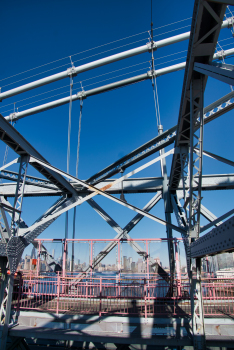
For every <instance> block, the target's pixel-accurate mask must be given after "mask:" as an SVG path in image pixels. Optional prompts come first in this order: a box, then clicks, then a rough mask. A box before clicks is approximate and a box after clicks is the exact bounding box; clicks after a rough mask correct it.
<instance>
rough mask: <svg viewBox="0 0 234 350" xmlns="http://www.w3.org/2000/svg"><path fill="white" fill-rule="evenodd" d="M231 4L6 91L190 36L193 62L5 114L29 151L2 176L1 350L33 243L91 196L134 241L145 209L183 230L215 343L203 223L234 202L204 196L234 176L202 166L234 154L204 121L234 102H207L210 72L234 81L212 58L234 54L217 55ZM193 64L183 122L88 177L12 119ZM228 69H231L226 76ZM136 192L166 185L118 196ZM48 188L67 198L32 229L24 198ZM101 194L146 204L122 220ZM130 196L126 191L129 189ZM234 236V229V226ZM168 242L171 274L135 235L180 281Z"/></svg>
mask: <svg viewBox="0 0 234 350" xmlns="http://www.w3.org/2000/svg"><path fill="white" fill-rule="evenodd" d="M225 9H226V5H225V4H224V3H223V2H222V1H221V2H218V1H216V0H210V1H203V0H196V1H195V5H194V13H193V19H192V28H191V33H184V34H183V35H178V36H175V37H172V38H169V39H167V40H161V41H159V42H152V43H150V44H146V45H144V46H142V47H140V48H137V49H133V50H129V51H127V52H123V53H121V54H117V55H113V56H110V57H108V58H106V59H101V60H98V61H95V62H91V63H90V64H87V65H84V66H81V67H72V68H71V69H70V70H69V71H67V72H62V73H59V74H60V75H54V76H52V77H48V78H45V79H42V80H40V81H36V82H34V83H32V84H26V85H25V86H23V87H19V88H16V89H12V90H10V91H8V92H5V93H1V94H0V99H5V98H8V97H10V96H14V95H16V94H19V93H21V92H24V91H27V90H30V89H32V88H36V87H37V86H41V85H45V84H47V83H49V82H53V81H56V80H59V79H62V78H65V77H73V76H75V75H76V74H77V73H79V72H83V71H87V70H90V69H93V68H96V67H99V66H103V65H105V64H109V63H111V62H115V61H118V60H120V59H124V58H127V57H131V56H134V55H137V54H140V53H143V52H147V51H151V50H153V51H154V50H156V49H157V48H158V49H159V48H160V47H163V46H166V45H169V44H171V43H176V42H180V41H182V40H185V39H188V38H189V48H188V56H187V61H186V63H185V62H184V63H181V64H178V65H175V66H171V67H167V68H163V69H161V70H158V71H150V72H147V73H146V74H143V75H141V76H137V77H133V78H130V79H125V80H122V81H119V82H116V83H112V84H109V85H105V86H103V87H100V88H97V89H93V90H90V91H82V93H78V94H77V95H73V96H70V97H68V98H65V99H61V100H58V101H54V102H51V103H49V104H45V105H42V106H38V107H35V108H32V109H29V110H26V111H22V112H19V113H18V112H17V113H14V114H13V115H10V116H7V117H6V118H3V117H2V116H0V139H1V140H2V141H3V142H5V143H6V145H7V146H9V147H11V148H12V149H13V150H14V151H15V152H16V153H17V154H18V156H20V158H19V159H18V158H17V159H16V160H14V161H12V162H10V163H9V164H6V165H4V166H3V167H2V168H0V177H1V178H2V179H7V180H11V181H13V182H14V183H13V185H12V186H11V187H7V189H6V188H4V186H2V193H1V196H0V233H1V238H2V239H1V243H0V257H1V259H0V263H1V272H2V283H1V290H0V303H1V307H0V324H1V332H2V334H1V349H5V346H6V339H7V332H8V327H9V325H10V322H11V300H12V289H13V283H14V273H15V271H16V269H17V266H18V264H19V261H20V258H21V256H22V253H23V251H24V249H25V248H26V247H27V246H28V245H29V244H30V243H33V244H34V246H37V245H36V243H35V242H34V239H35V238H36V237H38V236H39V235H40V234H41V233H42V232H43V231H44V230H45V229H46V228H47V227H48V226H49V225H51V224H52V223H53V222H54V221H55V220H56V219H57V218H58V217H59V216H60V215H61V214H63V213H66V212H67V211H68V210H69V209H72V208H74V207H76V206H77V205H81V204H82V203H84V202H85V201H87V203H88V204H89V205H90V206H91V207H92V208H93V209H94V210H95V211H96V212H97V213H98V214H99V215H100V216H101V217H102V218H103V219H104V220H105V221H106V222H107V223H108V224H109V225H110V226H111V227H112V229H113V230H114V231H115V232H116V233H117V235H116V236H115V239H126V240H127V241H128V240H130V236H129V232H130V231H131V230H132V229H133V228H134V227H135V226H136V225H137V224H138V223H139V222H140V221H141V220H142V218H144V217H145V216H146V217H148V218H150V219H152V220H154V221H156V222H159V223H161V224H163V225H164V226H165V227H166V233H167V237H168V238H172V237H173V230H174V231H176V232H179V233H180V234H181V235H182V238H183V241H184V246H185V252H186V259H187V270H188V274H189V277H190V283H191V301H192V302H191V308H192V323H193V335H194V348H195V349H204V348H205V346H206V345H205V342H206V341H205V328H204V316H203V302H202V294H201V256H204V254H205V250H204V249H203V241H202V239H201V238H199V236H200V233H201V232H202V231H204V230H206V229H208V228H209V227H211V226H218V225H221V224H222V222H221V220H222V219H224V218H226V217H228V216H230V215H231V214H233V212H234V210H231V211H230V212H228V213H227V214H225V215H223V216H222V217H221V218H218V219H217V218H216V217H215V216H214V215H213V214H212V213H211V212H210V211H209V210H208V209H206V208H205V207H204V206H203V205H202V204H201V200H202V195H201V192H202V190H210V189H212V190H216V189H226V188H227V186H229V188H230V189H234V176H233V174H230V175H220V176H218V175H217V176H216V177H215V179H213V178H212V175H210V176H209V178H208V177H205V176H203V174H202V164H203V155H207V156H209V157H212V158H214V159H217V160H218V161H221V162H224V163H227V164H229V165H232V166H233V165H234V162H232V161H230V160H228V159H225V158H222V157H219V156H216V155H214V154H212V153H209V152H205V151H203V133H204V125H205V124H206V123H209V122H211V121H212V120H214V119H215V118H217V117H219V116H221V115H222V114H224V113H225V112H228V111H230V110H231V109H233V108H234V92H233V91H232V92H230V93H229V94H227V95H225V96H224V97H222V98H220V99H219V100H217V101H215V102H214V103H212V104H211V105H210V106H207V107H205V108H204V102H203V100H204V91H205V87H206V81H207V77H208V75H211V73H210V72H211V71H212V74H213V76H214V73H215V74H218V75H219V78H217V79H219V80H222V81H225V82H227V83H228V84H230V82H232V81H233V84H232V85H234V78H233V76H232V71H233V67H230V65H228V66H227V65H224V64H221V65H218V66H217V65H216V66H215V68H214V65H212V60H213V59H217V58H219V57H222V58H223V57H224V56H227V55H231V54H233V53H234V49H231V50H227V51H225V52H223V51H222V53H216V54H214V50H215V47H216V44H217V40H218V36H219V32H220V29H221V28H226V27H232V26H233V20H234V19H233V18H231V19H227V20H225V21H223V17H224V13H225ZM222 21H223V22H222ZM184 68H185V78H184V84H183V90H182V97H181V105H180V111H179V119H178V125H177V126H174V127H172V128H171V129H169V130H167V131H164V132H163V127H162V126H161V125H160V126H159V134H158V136H156V137H155V138H154V139H152V140H150V141H148V142H147V143H146V144H144V145H142V146H140V147H139V148H137V149H135V150H134V151H132V152H131V153H129V154H128V155H126V156H124V157H123V158H121V159H119V160H117V161H116V162H114V163H113V164H111V165H109V166H108V167H106V168H105V169H103V170H101V171H99V172H98V173H96V174H94V175H93V176H91V177H90V178H89V179H88V180H86V181H82V180H80V179H78V178H76V177H74V176H71V175H69V174H67V173H66V172H64V171H62V170H60V169H57V168H55V167H54V166H53V165H51V164H50V163H48V162H47V161H46V160H45V159H44V158H43V157H42V156H41V155H40V154H39V152H37V151H36V150H35V149H34V148H33V147H32V146H31V145H30V143H29V142H28V141H27V140H25V139H24V138H23V137H22V135H20V134H19V133H18V132H17V131H16V130H15V129H14V127H13V126H12V125H10V124H9V121H10V120H17V119H20V118H23V117H25V116H28V115H31V114H35V113H39V112H41V111H44V110H47V109H51V108H54V107H58V106H61V105H63V104H65V103H68V102H69V101H74V100H79V99H82V100H83V99H84V98H87V97H89V96H92V95H95V94H98V93H103V92H105V91H109V90H113V89H116V88H118V87H121V86H125V85H129V84H132V83H135V82H140V81H143V80H146V79H152V78H153V77H156V76H160V75H164V74H167V73H171V72H173V71H177V70H181V69H184ZM225 70H226V71H225ZM227 70H228V72H227ZM230 71H231V73H230ZM220 76H222V77H221V78H220ZM173 143H174V147H173V148H172V149H171V150H170V151H168V152H166V153H165V151H164V148H165V147H166V146H169V145H172V144H173ZM156 152H159V156H158V157H156V158H155V159H153V160H152V161H150V162H148V163H146V164H145V165H143V166H140V167H138V168H136V169H135V170H134V171H132V172H129V173H128V174H126V175H123V174H121V177H120V178H119V179H117V180H113V181H112V180H111V179H110V177H111V176H113V175H115V174H117V173H119V172H121V173H122V172H123V170H126V169H127V168H128V167H130V166H132V165H134V164H135V163H137V162H139V161H141V160H143V159H145V158H146V157H148V156H149V155H152V154H154V153H156ZM170 154H172V155H173V161H172V167H171V172H170V178H168V175H167V168H166V157H167V156H168V155H170ZM17 162H19V163H20V167H19V172H18V173H15V172H12V171H9V170H6V169H7V167H8V166H10V165H12V164H14V163H17ZM156 162H160V163H161V175H162V176H161V178H155V179H153V180H148V179H144V178H141V179H133V180H129V178H130V177H131V176H132V175H133V174H136V173H138V172H140V171H141V170H143V169H145V168H147V167H149V166H151V165H152V164H155V163H156ZM29 164H30V165H31V166H33V167H34V168H35V169H36V170H38V171H39V172H40V173H41V174H42V175H43V176H44V177H45V178H46V179H41V178H39V177H33V176H29V175H27V169H28V165H29ZM221 176H223V177H224V176H226V177H225V178H226V182H225V183H224V181H223V180H222V179H221ZM137 181H138V182H137ZM152 181H153V183H152ZM123 184H124V185H123ZM128 191H129V192H131V193H136V192H156V194H155V195H154V197H153V198H152V199H151V200H150V201H149V202H148V203H147V204H146V206H145V207H144V208H143V209H140V208H137V207H136V206H133V205H131V204H129V203H126V201H124V200H121V199H118V198H116V197H114V196H113V194H116V193H121V195H122V194H123V193H128ZM42 193H43V195H46V196H47V195H48V196H59V198H58V200H57V201H56V202H55V203H54V204H53V205H52V206H51V207H50V208H49V209H48V210H47V211H46V212H45V213H44V214H43V215H42V216H40V217H39V218H38V220H36V221H35V223H34V224H33V225H31V226H30V227H28V226H27V225H26V223H25V222H24V221H23V219H22V218H21V211H22V201H23V197H24V195H27V196H33V195H34V196H37V195H40V194H42ZM97 194H100V195H102V196H104V197H106V198H108V199H110V200H112V201H115V202H117V203H119V204H121V205H122V206H125V207H127V208H129V209H131V210H133V211H135V212H137V215H136V216H135V217H134V218H133V219H132V220H131V221H130V222H129V223H128V224H127V225H126V226H125V227H124V228H121V227H120V226H119V225H118V224H117V223H116V222H115V221H114V220H113V219H112V218H111V217H110V215H109V214H107V213H106V212H105V211H104V210H103V209H102V208H101V207H100V206H99V205H98V204H97V203H96V202H95V201H94V199H93V198H94V197H95V196H96V195H97ZM8 196H9V197H10V196H11V197H13V196H14V205H13V206H11V205H10V203H9V202H8V201H7V199H6V198H5V197H8ZM121 198H122V199H123V198H124V197H121ZM160 199H163V200H164V210H165V220H164V219H161V218H159V217H157V216H155V215H152V214H151V213H150V210H151V209H152V208H153V207H154V206H155V205H156V204H157V203H158V202H159V201H160ZM6 211H7V212H8V213H9V214H10V222H11V225H10V227H9V224H8V220H7V216H6V213H5V212H6ZM172 212H174V213H175V217H176V219H177V223H178V225H177V226H176V225H173V224H172V221H171V213H172ZM201 215H203V216H204V217H206V218H207V219H208V220H209V221H210V222H211V223H210V224H208V225H206V226H205V227H201V225H200V216H201ZM230 222H231V221H230ZM222 225H223V224H222ZM222 227H223V226H222ZM227 234H229V232H228V233H227ZM211 236H212V234H209V235H208V236H207V237H208V239H211ZM220 240H221V238H218V242H217V246H218V243H219V241H220ZM168 242H169V243H168V250H169V258H170V271H171V275H168V274H167V273H166V272H165V271H164V270H163V269H162V268H161V267H160V266H159V265H158V264H155V262H154V261H153V259H152V258H150V257H149V256H148V251H143V250H142V248H141V247H140V246H138V244H137V243H136V242H135V243H134V244H133V243H132V242H130V241H129V242H128V243H129V244H130V245H131V247H132V248H133V249H134V250H135V251H136V252H137V253H138V254H139V255H140V256H141V257H143V258H144V259H149V263H150V264H151V265H154V267H155V271H156V272H158V273H159V274H160V275H161V276H162V278H164V280H165V281H166V282H168V283H172V282H173V281H172V279H173V273H174V269H175V263H174V250H173V246H172V244H170V241H168ZM116 244H118V243H117V242H111V243H109V244H107V246H106V247H105V248H104V249H103V250H102V251H101V252H99V253H98V254H97V256H96V257H94V258H93V259H92V266H89V267H88V268H87V270H86V271H85V272H88V271H89V270H90V269H91V270H92V269H93V268H94V267H95V266H96V265H97V264H98V263H100V262H101V261H102V259H103V258H104V257H105V256H106V255H107V254H108V253H109V252H110V251H111V250H113V248H114V247H115V246H116ZM196 247H197V248H196ZM226 250H228V251H232V250H233V251H234V244H230V245H228V246H225V251H226ZM191 251H192V253H191ZM215 251H217V252H220V251H222V249H221V248H220V249H218V248H217V249H216V250H215ZM40 252H43V253H44V254H47V255H48V257H49V262H50V265H51V266H54V269H55V270H61V269H62V267H61V266H58V264H57V263H56V261H55V260H54V259H53V257H52V256H49V253H48V251H47V250H46V248H45V247H44V246H43V245H41V246H40ZM212 252H213V251H212ZM176 254H177V252H176ZM191 254H192V257H193V258H195V265H196V267H195V273H193V272H192V264H191V262H192V259H191ZM208 254H209V253H208ZM210 254H211V253H210ZM177 270H178V267H177ZM7 272H8V274H7ZM79 278H80V276H78V277H77V282H78V281H79Z"/></svg>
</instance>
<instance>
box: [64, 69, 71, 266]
mask: <svg viewBox="0 0 234 350" xmlns="http://www.w3.org/2000/svg"><path fill="white" fill-rule="evenodd" d="M72 88H73V77H72V75H71V77H70V103H69V120H68V137H67V173H68V174H69V168H70V148H71V111H72ZM67 238H68V211H67V212H66V214H65V239H67ZM67 253H68V246H67V250H66V259H65V269H66V268H67Z"/></svg>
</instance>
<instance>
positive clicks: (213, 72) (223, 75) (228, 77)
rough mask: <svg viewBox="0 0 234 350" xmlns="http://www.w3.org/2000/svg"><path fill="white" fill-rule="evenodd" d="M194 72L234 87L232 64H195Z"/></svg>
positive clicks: (233, 68)
mask: <svg viewBox="0 0 234 350" xmlns="http://www.w3.org/2000/svg"><path fill="white" fill-rule="evenodd" d="M194 70H195V71H196V72H199V73H202V74H204V75H207V76H209V77H212V78H215V79H217V80H220V81H222V82H223V83H226V84H228V85H234V71H233V70H234V66H233V65H231V64H224V63H220V62H215V63H214V62H212V63H210V64H203V63H195V64H194Z"/></svg>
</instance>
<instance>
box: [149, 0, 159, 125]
mask: <svg viewBox="0 0 234 350" xmlns="http://www.w3.org/2000/svg"><path fill="white" fill-rule="evenodd" d="M150 37H151V70H152V88H153V94H154V106H155V114H156V121H157V126H159V125H161V118H160V111H159V102H158V90H157V83H156V74H155V66H154V38H153V5H152V0H151V35H150Z"/></svg>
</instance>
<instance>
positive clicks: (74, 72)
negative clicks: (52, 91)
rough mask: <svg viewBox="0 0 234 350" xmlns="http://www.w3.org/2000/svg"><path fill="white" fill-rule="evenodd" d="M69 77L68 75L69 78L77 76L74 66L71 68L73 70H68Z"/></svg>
mask: <svg viewBox="0 0 234 350" xmlns="http://www.w3.org/2000/svg"><path fill="white" fill-rule="evenodd" d="M67 75H68V76H73V77H76V76H77V73H76V68H75V67H74V66H73V67H71V68H68V69H67Z"/></svg>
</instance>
